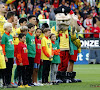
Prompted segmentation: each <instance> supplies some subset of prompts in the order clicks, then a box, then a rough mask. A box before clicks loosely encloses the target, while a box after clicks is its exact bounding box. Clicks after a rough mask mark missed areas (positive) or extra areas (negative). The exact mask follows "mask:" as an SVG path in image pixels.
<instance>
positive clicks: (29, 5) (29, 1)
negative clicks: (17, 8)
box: [27, 0, 32, 9]
mask: <svg viewBox="0 0 100 90" xmlns="http://www.w3.org/2000/svg"><path fill="white" fill-rule="evenodd" d="M31 5H32V4H31V0H28V3H27V7H28V9H30V8H31Z"/></svg>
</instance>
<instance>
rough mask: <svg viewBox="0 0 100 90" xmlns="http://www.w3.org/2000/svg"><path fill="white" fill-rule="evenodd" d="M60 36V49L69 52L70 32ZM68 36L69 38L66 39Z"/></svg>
mask: <svg viewBox="0 0 100 90" xmlns="http://www.w3.org/2000/svg"><path fill="white" fill-rule="evenodd" d="M61 34H62V35H61V36H60V49H61V50H69V34H68V30H66V32H65V33H61ZM66 36H67V37H66Z"/></svg>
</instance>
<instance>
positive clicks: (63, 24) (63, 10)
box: [54, 5, 71, 32]
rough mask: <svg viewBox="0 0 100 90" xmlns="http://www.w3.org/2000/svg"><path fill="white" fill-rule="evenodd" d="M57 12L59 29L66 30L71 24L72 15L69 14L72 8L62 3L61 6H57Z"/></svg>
mask: <svg viewBox="0 0 100 90" xmlns="http://www.w3.org/2000/svg"><path fill="white" fill-rule="evenodd" d="M54 12H55V14H56V25H57V31H58V32H60V31H65V30H67V29H68V27H69V25H70V19H71V17H70V15H69V14H67V13H69V12H70V8H68V7H66V6H64V5H62V6H60V7H59V8H57V9H56V10H55V11H54Z"/></svg>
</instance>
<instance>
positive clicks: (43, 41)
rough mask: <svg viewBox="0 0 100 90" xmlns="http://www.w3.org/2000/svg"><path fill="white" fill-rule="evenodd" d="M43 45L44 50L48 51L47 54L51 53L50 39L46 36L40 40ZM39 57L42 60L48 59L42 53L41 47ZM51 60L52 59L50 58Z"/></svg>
mask: <svg viewBox="0 0 100 90" xmlns="http://www.w3.org/2000/svg"><path fill="white" fill-rule="evenodd" d="M43 46H45V47H46V51H47V52H48V53H49V55H50V56H51V55H52V43H51V40H50V39H49V38H48V39H47V38H46V37H43V38H42V40H41V47H43ZM41 59H43V60H49V58H48V57H47V56H46V55H45V54H44V53H43V51H42V49H41ZM51 60H52V59H51Z"/></svg>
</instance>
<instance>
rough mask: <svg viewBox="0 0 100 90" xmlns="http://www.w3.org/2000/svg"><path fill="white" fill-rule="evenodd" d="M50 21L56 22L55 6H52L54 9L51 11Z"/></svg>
mask: <svg viewBox="0 0 100 90" xmlns="http://www.w3.org/2000/svg"><path fill="white" fill-rule="evenodd" d="M49 19H50V20H51V21H55V13H54V9H53V6H52V8H51V9H50V14H49Z"/></svg>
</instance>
